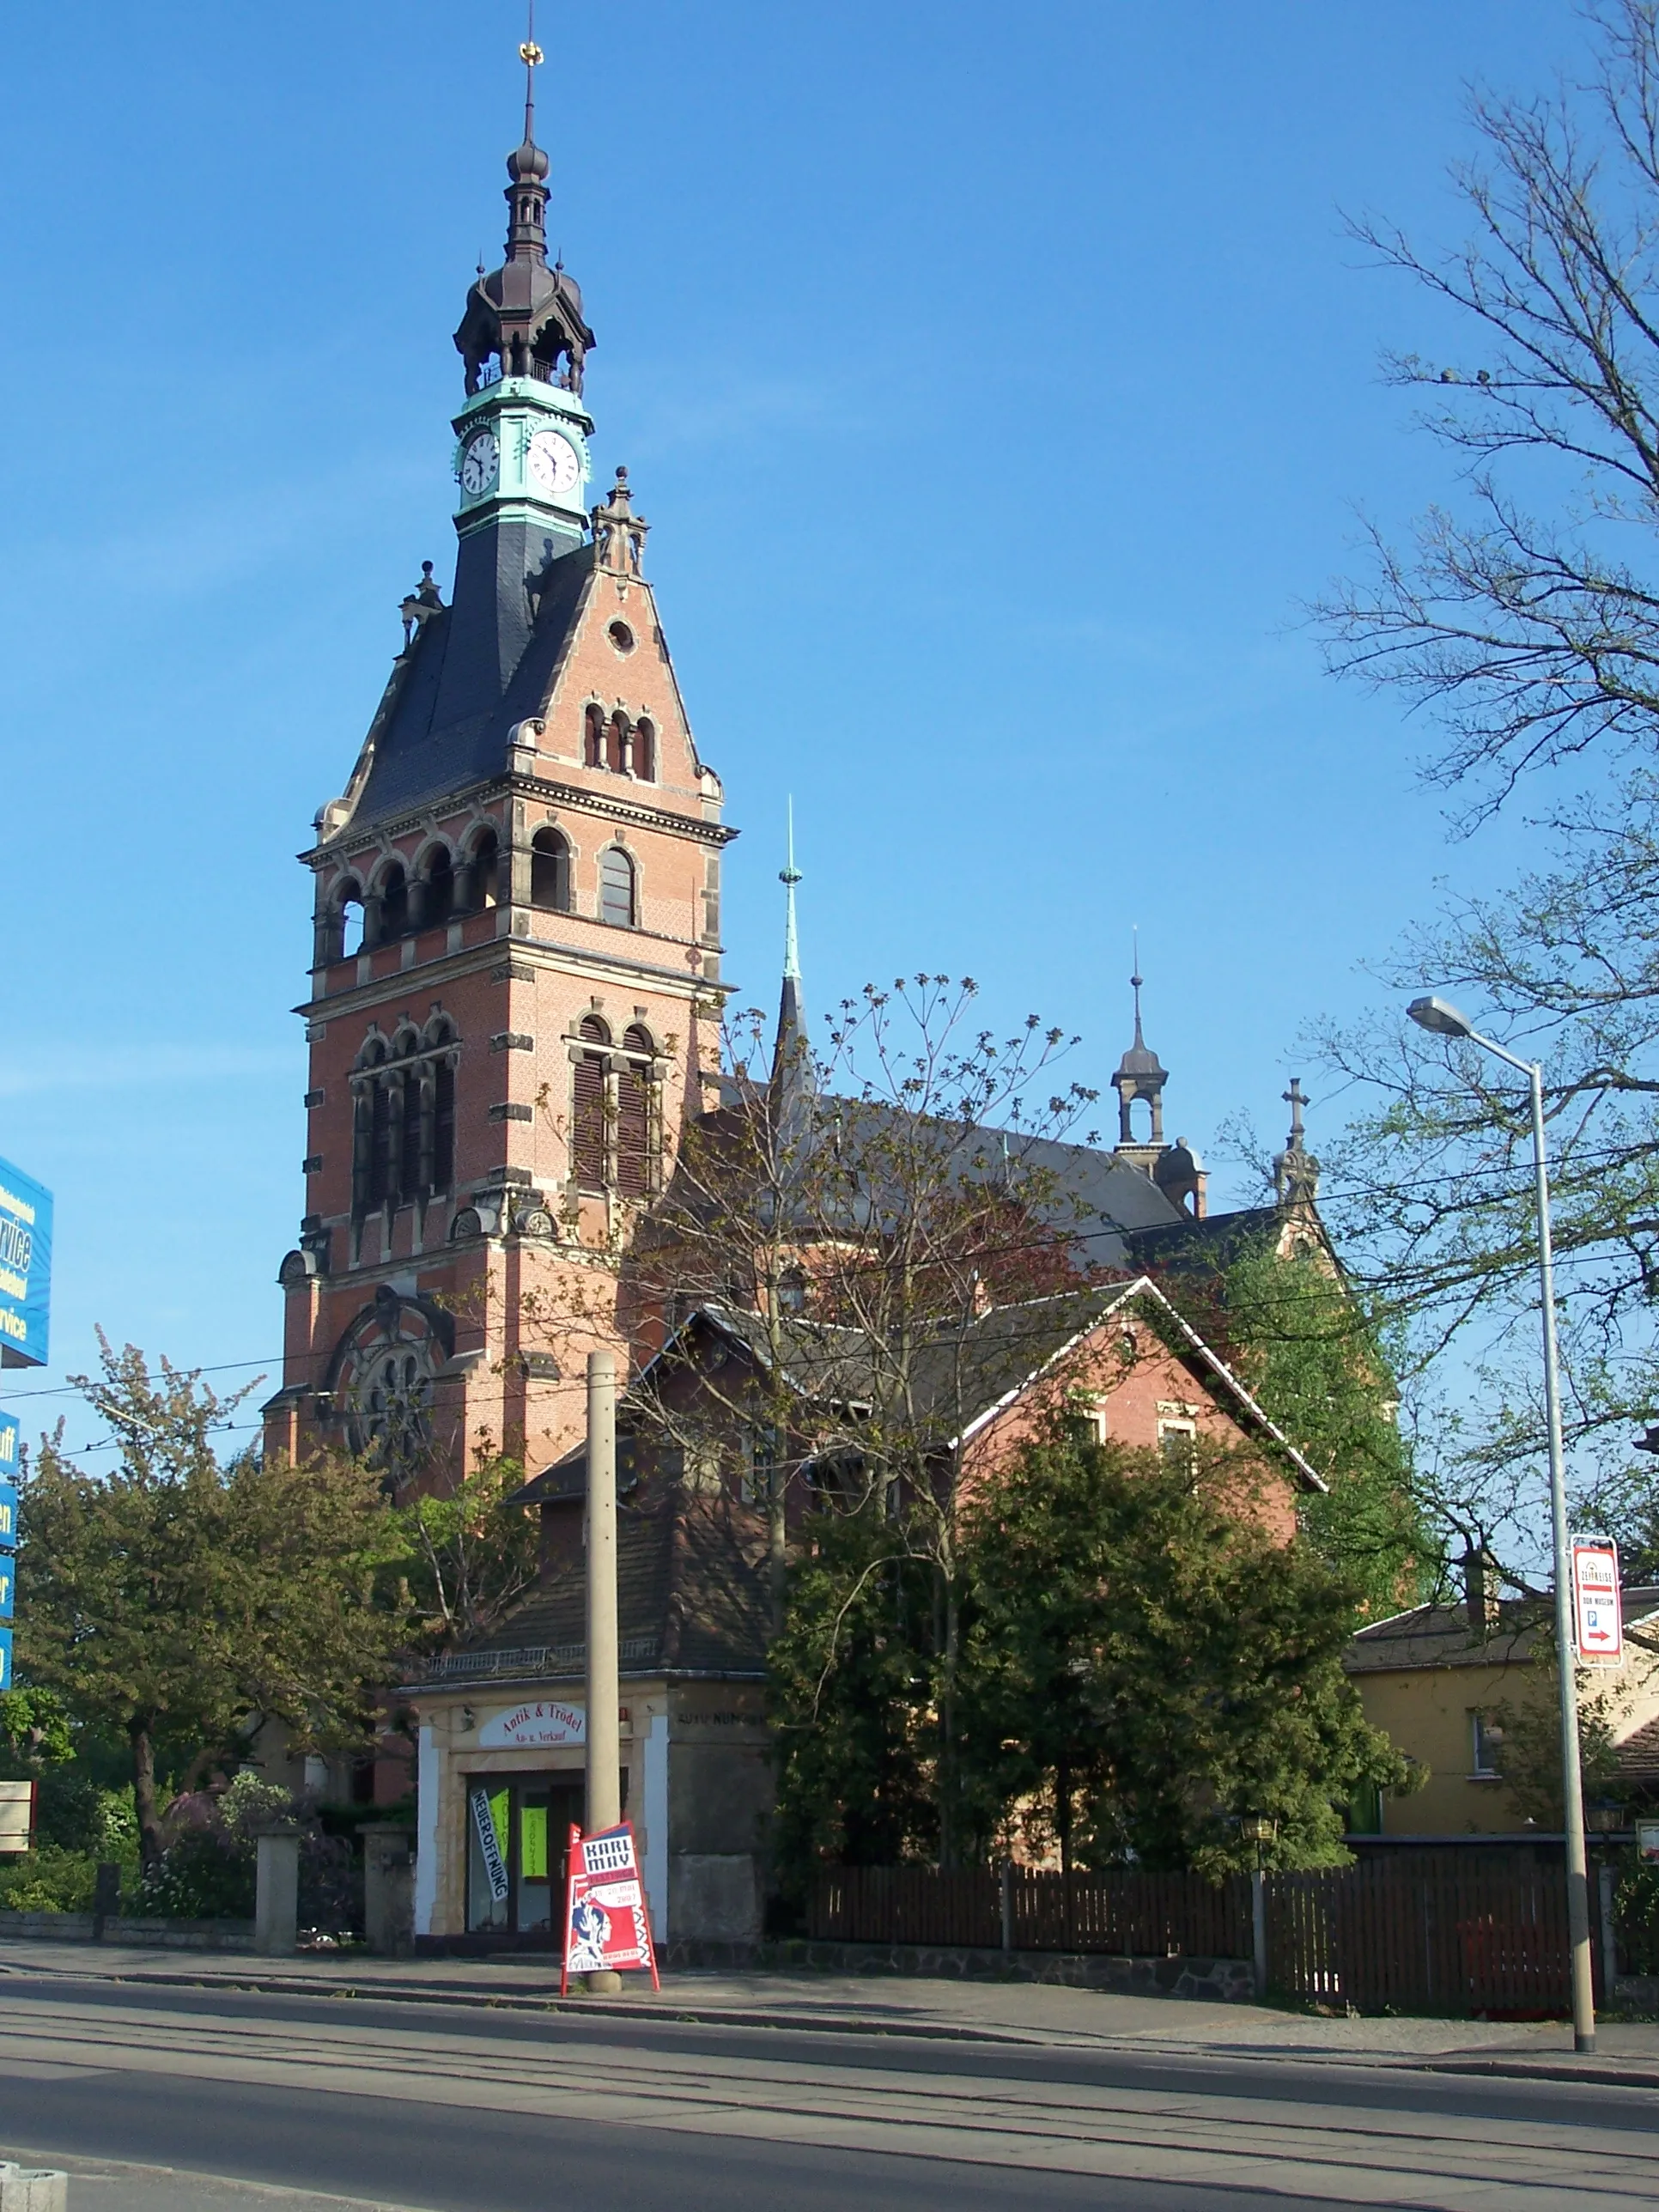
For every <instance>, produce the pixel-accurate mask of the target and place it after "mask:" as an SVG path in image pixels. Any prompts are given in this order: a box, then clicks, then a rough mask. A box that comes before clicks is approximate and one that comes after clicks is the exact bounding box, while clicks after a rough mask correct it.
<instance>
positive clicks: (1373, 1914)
mask: <svg viewBox="0 0 1659 2212" xmlns="http://www.w3.org/2000/svg"><path fill="white" fill-rule="evenodd" d="M1266 1890H1267V1984H1268V1987H1269V1988H1270V1989H1273V1990H1278V1991H1279V1992H1281V1993H1282V1994H1283V1995H1285V1996H1302V1997H1310V1998H1314V1999H1316V2000H1319V2001H1322V2002H1326V2003H1334V2004H1349V2005H1352V2006H1354V2007H1355V2008H1357V2009H1358V2010H1359V2011H1361V2012H1377V2011H1381V2010H1382V2009H1383V2008H1384V2007H1396V2008H1400V2009H1401V2010H1403V2011H1408V2012H1426V2013H1443V2014H1455V2015H1466V2016H1467V2015H1477V2014H1481V2013H1486V2014H1490V2015H1496V2016H1498V2017H1503V2016H1505V2015H1507V2016H1509V2017H1510V2018H1522V2017H1526V2016H1528V2015H1533V2016H1540V2017H1542V2016H1548V2015H1554V2014H1560V2013H1565V2012H1566V2011H1568V2010H1569V2009H1570V2008H1571V1976H1570V1969H1569V1960H1568V1939H1567V1881H1566V1875H1565V1871H1564V1869H1562V1868H1561V1867H1559V1866H1548V1865H1543V1866H1527V1867H1516V1866H1494V1865H1491V1864H1480V1863H1470V1858H1469V1856H1468V1854H1467V1853H1465V1852H1462V1851H1453V1850H1448V1851H1430V1850H1424V1851H1414V1852H1413V1853H1412V1854H1411V1856H1410V1857H1409V1858H1407V1857H1403V1856H1402V1857H1390V1858H1387V1859H1383V1858H1377V1859H1365V1860H1362V1861H1361V1863H1359V1864H1358V1866H1351V1867H1339V1868H1332V1869H1323V1870H1321V1871H1319V1872H1316V1873H1310V1874H1276V1875H1269V1876H1268V1877H1267V1884H1266ZM1596 1963H1597V1966H1598V1968H1599V1965H1600V1960H1599V1958H1598V1960H1597V1961H1596Z"/></svg>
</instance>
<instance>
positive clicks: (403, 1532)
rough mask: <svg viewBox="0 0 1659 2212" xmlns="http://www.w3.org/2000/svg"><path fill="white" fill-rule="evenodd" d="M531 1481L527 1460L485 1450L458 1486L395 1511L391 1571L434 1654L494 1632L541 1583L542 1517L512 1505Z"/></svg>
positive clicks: (402, 1602) (404, 1606) (402, 1604)
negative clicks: (516, 1494) (510, 1501)
mask: <svg viewBox="0 0 1659 2212" xmlns="http://www.w3.org/2000/svg"><path fill="white" fill-rule="evenodd" d="M524 1479H525V1473H524V1466H523V1463H522V1462H520V1461H519V1460H515V1459H509V1458H507V1457H506V1456H504V1455H502V1454H501V1453H498V1452H496V1451H495V1450H494V1449H491V1448H490V1447H489V1446H488V1445H485V1446H483V1448H482V1449H480V1450H479V1451H478V1452H477V1455H475V1457H474V1461H473V1464H472V1466H471V1468H469V1469H468V1471H467V1472H466V1474H465V1475H464V1476H463V1477H462V1479H461V1480H460V1481H459V1483H457V1484H456V1485H455V1486H454V1488H453V1489H452V1490H450V1491H448V1492H444V1493H442V1494H437V1493H434V1494H432V1495H429V1496H424V1497H408V1498H404V1500H403V1501H402V1502H400V1503H399V1504H396V1505H393V1506H392V1507H390V1508H389V1509H388V1516H387V1518H388V1528H387V1534H386V1544H387V1548H388V1555H389V1556H388V1560H387V1569H388V1572H389V1573H390V1574H391V1576H392V1577H393V1580H394V1584H395V1588H396V1589H397V1593H398V1602H399V1608H400V1610H403V1611H405V1612H407V1613H408V1614H409V1615H410V1623H411V1629H412V1632H413V1633H414V1634H415V1635H416V1637H417V1638H419V1640H420V1641H421V1642H422V1644H425V1645H426V1646H427V1647H428V1649H430V1650H453V1648H454V1647H455V1646H456V1645H458V1644H461V1643H463V1642H464V1641H465V1639H466V1638H468V1637H470V1636H482V1635H487V1634H488V1633H489V1631H490V1630H491V1629H493V1628H494V1627H495V1625H496V1623H497V1622H498V1621H500V1620H501V1619H502V1618H503V1617H504V1615H505V1614H507V1613H508V1612H509V1611H510V1610H511V1609H512V1607H513V1606H514V1605H515V1604H516V1603H517V1602H518V1601H519V1600H520V1598H521V1597H522V1596H524V1595H525V1594H526V1591H528V1590H529V1589H531V1588H532V1585H533V1584H534V1583H535V1580H536V1571H537V1562H538V1555H539V1547H540V1532H539V1530H538V1527H537V1522H536V1516H534V1515H533V1514H531V1513H526V1510H524V1508H523V1507H522V1506H521V1505H509V1504H507V1499H508V1498H510V1497H511V1496H512V1494H513V1492H514V1491H515V1490H517V1489H519V1488H520V1487H521V1486H522V1485H523V1482H524Z"/></svg>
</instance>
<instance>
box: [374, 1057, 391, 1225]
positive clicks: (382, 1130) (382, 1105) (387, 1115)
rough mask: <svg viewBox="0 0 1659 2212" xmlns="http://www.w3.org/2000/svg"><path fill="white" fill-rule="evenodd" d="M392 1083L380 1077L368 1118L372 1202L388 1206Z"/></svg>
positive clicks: (376, 1204)
mask: <svg viewBox="0 0 1659 2212" xmlns="http://www.w3.org/2000/svg"><path fill="white" fill-rule="evenodd" d="M391 1168H392V1086H391V1085H390V1084H389V1083H388V1082H387V1081H386V1078H385V1076H383V1075H382V1076H380V1077H379V1078H377V1079H376V1081H375V1085H374V1092H373V1104H372V1105H371V1107H370V1109H369V1122H368V1202H369V1204H370V1205H371V1206H384V1205H385V1204H386V1199H387V1197H388V1196H389V1195H390V1193H391V1187H392V1175H391Z"/></svg>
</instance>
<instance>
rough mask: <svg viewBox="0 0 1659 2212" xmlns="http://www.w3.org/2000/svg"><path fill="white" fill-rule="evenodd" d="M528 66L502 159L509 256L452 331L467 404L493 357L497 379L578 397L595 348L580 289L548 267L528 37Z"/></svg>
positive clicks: (543, 162)
mask: <svg viewBox="0 0 1659 2212" xmlns="http://www.w3.org/2000/svg"><path fill="white" fill-rule="evenodd" d="M519 54H520V59H521V60H522V61H523V63H524V65H525V71H524V74H525V95H524V142H523V143H522V144H521V145H519V146H515V147H514V148H513V151H512V152H511V153H510V154H509V155H507V177H508V179H509V181H508V184H507V196H506V197H507V258H506V260H505V261H504V262H503V263H502V264H501V267H500V268H499V269H494V270H490V271H489V273H488V275H486V274H485V272H484V271H483V270H479V272H478V281H477V283H476V284H474V285H473V287H472V289H471V291H470V292H469V293H468V294H467V295H466V312H465V314H464V315H463V316H462V317H461V321H460V327H459V330H457V331H456V333H455V350H456V351H457V352H458V353H459V355H460V356H461V358H462V360H463V361H464V362H465V363H466V389H467V395H468V397H469V398H471V395H472V394H473V393H474V392H477V391H479V390H481V389H482V388H483V385H484V384H485V383H486V382H487V381H488V378H487V376H486V374H485V372H486V370H487V368H488V366H489V362H490V361H491V360H492V359H494V360H496V361H498V362H500V364H501V366H500V369H499V372H498V373H499V374H501V376H504V377H505V376H528V377H534V378H536V379H538V380H539V381H540V382H542V383H544V384H555V385H557V386H560V387H561V389H562V390H563V391H566V392H574V393H575V394H577V395H578V397H580V392H581V388H582V372H583V367H584V364H585V363H586V359H587V356H588V354H589V353H590V351H591V350H592V346H593V343H594V339H593V333H592V331H591V330H589V328H588V327H587V322H586V318H585V317H584V315H583V313H582V295H581V288H580V285H578V283H576V281H575V279H574V276H569V275H568V273H567V272H566V270H565V267H564V264H563V263H562V262H556V263H555V264H554V265H553V266H552V268H549V267H548V265H547V172H548V159H547V155H545V154H544V152H543V150H542V149H541V148H540V147H539V146H538V144H537V143H536V64H538V62H539V61H540V60H541V58H542V50H541V48H540V47H539V46H538V45H537V44H536V43H535V41H534V40H533V39H527V40H526V41H525V43H524V45H523V46H520V49H519Z"/></svg>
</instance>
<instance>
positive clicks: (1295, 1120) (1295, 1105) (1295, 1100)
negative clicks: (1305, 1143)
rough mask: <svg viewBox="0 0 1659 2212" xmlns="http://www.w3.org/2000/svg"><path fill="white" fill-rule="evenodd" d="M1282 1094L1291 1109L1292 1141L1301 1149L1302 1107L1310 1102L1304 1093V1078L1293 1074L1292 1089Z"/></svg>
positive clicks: (1292, 1143)
mask: <svg viewBox="0 0 1659 2212" xmlns="http://www.w3.org/2000/svg"><path fill="white" fill-rule="evenodd" d="M1281 1096H1282V1097H1283V1098H1284V1101H1285V1104H1286V1105H1287V1106H1288V1107H1289V1108H1290V1109H1291V1145H1292V1146H1294V1147H1296V1148H1297V1150H1298V1151H1299V1150H1300V1149H1301V1145H1302V1109H1303V1108H1304V1106H1305V1105H1306V1104H1307V1103H1308V1101H1307V1099H1306V1098H1304V1096H1303V1094H1302V1078H1301V1077H1300V1076H1299V1075H1293V1076H1292V1077H1291V1087H1290V1089H1289V1090H1288V1091H1284V1092H1282V1093H1281Z"/></svg>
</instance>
